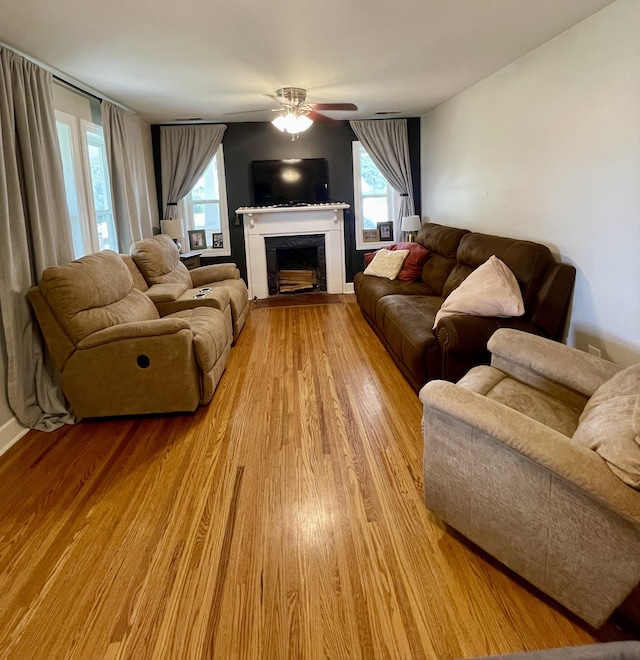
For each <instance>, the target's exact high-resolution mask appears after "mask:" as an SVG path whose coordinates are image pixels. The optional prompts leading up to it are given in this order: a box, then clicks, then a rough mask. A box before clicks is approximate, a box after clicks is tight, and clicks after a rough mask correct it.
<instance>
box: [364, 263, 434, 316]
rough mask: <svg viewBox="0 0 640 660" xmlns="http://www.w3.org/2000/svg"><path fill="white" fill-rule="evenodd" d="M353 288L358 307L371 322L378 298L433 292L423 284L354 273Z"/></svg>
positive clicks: (421, 294)
mask: <svg viewBox="0 0 640 660" xmlns="http://www.w3.org/2000/svg"><path fill="white" fill-rule="evenodd" d="M353 288H354V291H355V293H356V296H357V298H358V305H360V307H361V308H362V311H363V312H364V313H365V315H366V316H368V317H369V318H370V319H371V320H372V321H374V320H375V318H376V307H377V305H378V301H379V300H380V298H383V297H384V296H390V295H418V296H429V295H433V294H434V291H433V290H432V289H431V288H430V287H429V286H427V285H426V284H424V283H423V282H402V281H400V280H397V279H396V280H386V279H382V278H380V277H370V276H369V275H365V274H364V273H356V276H355V277H354V278H353Z"/></svg>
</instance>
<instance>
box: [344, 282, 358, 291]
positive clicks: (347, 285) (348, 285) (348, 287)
mask: <svg viewBox="0 0 640 660" xmlns="http://www.w3.org/2000/svg"><path fill="white" fill-rule="evenodd" d="M342 292H343V293H355V289H354V288H353V282H346V283H345V285H344V288H343V289H342Z"/></svg>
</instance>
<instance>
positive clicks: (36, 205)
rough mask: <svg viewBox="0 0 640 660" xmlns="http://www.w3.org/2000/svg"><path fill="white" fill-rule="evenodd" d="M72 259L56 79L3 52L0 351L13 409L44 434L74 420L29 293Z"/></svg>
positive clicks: (0, 54) (0, 95)
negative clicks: (53, 88)
mask: <svg viewBox="0 0 640 660" xmlns="http://www.w3.org/2000/svg"><path fill="white" fill-rule="evenodd" d="M72 259H73V247H72V240H71V230H70V225H69V217H68V212H67V203H66V199H65V191H64V180H63V175H62V160H61V157H60V149H59V146H58V137H57V133H56V122H55V114H54V108H53V95H52V91H51V74H49V73H48V72H46V71H44V70H43V69H41V68H40V67H38V66H37V65H35V64H33V63H32V62H28V61H27V60H25V59H24V58H22V57H20V56H19V55H17V54H16V53H14V52H12V51H10V50H8V49H6V48H2V47H0V316H1V317H2V331H3V333H4V342H1V341H0V344H1V345H2V348H4V350H5V351H6V356H5V357H6V365H7V398H8V402H9V406H10V407H11V409H12V411H13V413H14V415H15V416H16V418H17V419H18V420H19V421H20V422H21V423H22V424H24V425H25V426H30V427H32V428H37V429H41V430H53V429H55V428H58V427H59V426H61V425H62V424H64V423H73V422H74V418H73V416H72V415H71V414H70V413H69V412H68V411H67V410H66V405H65V400H64V396H63V395H62V392H61V390H60V388H59V387H58V384H57V375H56V371H55V369H54V368H53V366H52V365H51V364H50V362H49V360H48V359H46V357H45V355H44V352H43V349H42V347H41V344H40V340H39V335H38V331H37V329H36V327H35V325H34V321H33V319H32V314H31V308H30V306H29V304H28V302H27V298H26V294H27V290H28V289H29V288H30V287H31V286H32V285H34V284H36V283H37V282H38V280H39V278H40V275H41V274H42V271H43V270H44V269H45V268H46V267H47V266H52V265H55V264H58V263H65V262H68V261H71V260H72ZM0 339H1V337H0Z"/></svg>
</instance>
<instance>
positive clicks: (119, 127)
mask: <svg viewBox="0 0 640 660" xmlns="http://www.w3.org/2000/svg"><path fill="white" fill-rule="evenodd" d="M101 112H102V128H103V130H104V141H105V145H106V148H107V159H108V162H109V179H110V181H111V197H112V199H113V215H114V220H115V224H116V231H117V233H118V248H119V250H120V252H124V253H125V254H129V248H130V247H131V245H132V244H133V243H135V242H136V241H140V240H142V239H143V238H148V237H149V236H152V235H153V222H152V216H151V200H150V198H149V183H148V182H149V179H148V177H147V167H146V162H145V157H144V144H143V141H142V126H141V124H140V119H139V118H138V117H137V116H136V115H134V114H133V113H132V112H128V111H127V110H124V109H123V108H119V107H118V106H117V105H114V104H113V103H109V101H102V104H101Z"/></svg>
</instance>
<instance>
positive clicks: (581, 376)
mask: <svg viewBox="0 0 640 660" xmlns="http://www.w3.org/2000/svg"><path fill="white" fill-rule="evenodd" d="M488 348H489V350H490V351H491V354H492V357H491V365H492V366H494V367H496V368H497V369H500V370H501V371H504V372H506V373H508V374H510V375H512V376H514V377H515V378H517V379H519V380H522V381H523V382H525V383H528V384H529V385H532V386H534V387H538V388H539V389H545V390H546V389H548V387H547V385H548V384H549V383H555V384H557V385H558V386H561V387H563V388H566V389H567V390H569V391H573V392H578V393H579V394H581V395H584V396H586V397H590V396H591V395H592V394H593V393H594V392H595V391H596V389H598V387H600V385H602V383H604V382H605V381H607V380H609V378H611V377H612V376H613V375H614V374H616V373H617V372H618V371H620V369H621V367H619V366H618V365H616V364H614V363H613V362H609V361H608V360H603V359H602V358H598V357H595V356H594V355H589V354H588V353H585V352H584V351H580V350H578V349H577V348H572V347H570V346H566V345H565V344H560V343H558V342H556V341H553V340H551V339H546V338H544V337H539V336H537V335H533V334H530V333H528V332H518V331H517V330H512V329H508V328H504V329H501V330H498V331H497V332H496V333H495V334H494V335H493V336H492V337H491V339H490V341H489V343H488Z"/></svg>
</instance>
